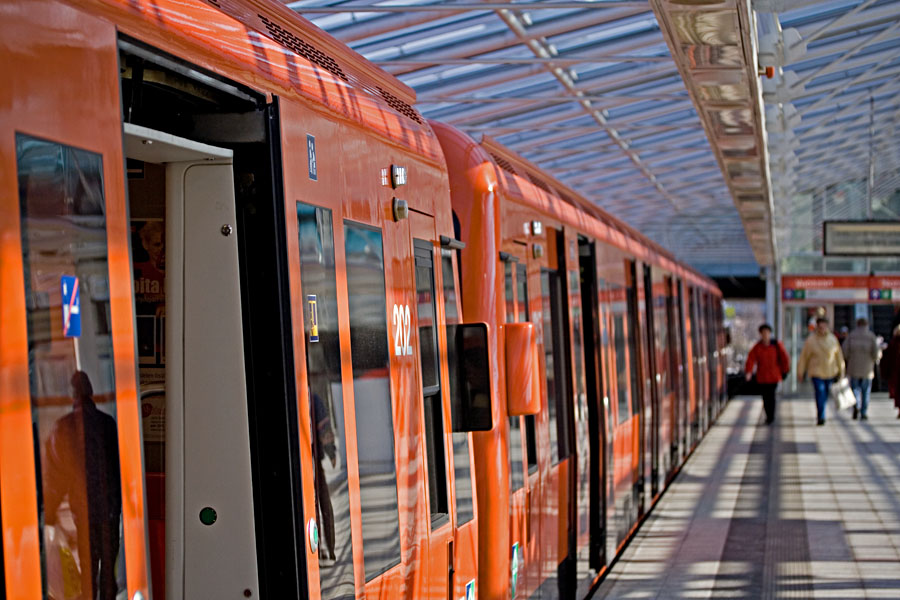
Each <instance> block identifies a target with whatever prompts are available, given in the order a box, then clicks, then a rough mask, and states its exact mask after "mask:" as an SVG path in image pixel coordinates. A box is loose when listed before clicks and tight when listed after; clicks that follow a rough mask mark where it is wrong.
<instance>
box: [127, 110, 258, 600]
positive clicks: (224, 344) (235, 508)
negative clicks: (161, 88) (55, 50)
mask: <svg viewBox="0 0 900 600" xmlns="http://www.w3.org/2000/svg"><path fill="white" fill-rule="evenodd" d="M124 128H125V136H124V141H125V154H126V156H127V157H128V159H129V160H131V161H135V162H133V163H132V164H136V165H137V164H139V165H140V166H139V167H135V168H139V169H140V170H141V176H142V178H141V179H134V180H133V181H132V182H130V183H131V185H130V190H131V194H130V203H131V215H132V227H133V229H134V230H135V237H136V238H137V240H135V242H136V243H135V244H134V250H133V251H134V270H135V302H136V305H137V308H138V315H137V323H138V358H139V363H140V366H141V369H140V375H141V404H142V411H143V413H145V414H144V444H145V458H146V467H147V475H146V477H147V489H148V499H149V506H150V508H151V511H150V523H151V535H152V536H156V537H162V536H164V538H165V548H166V552H165V556H166V558H165V564H166V567H165V574H166V577H165V584H164V589H165V597H167V598H169V599H177V598H183V597H186V598H193V597H196V596H198V595H206V594H209V593H214V594H223V595H225V594H228V593H233V592H234V590H239V591H240V592H241V593H245V592H249V593H250V594H253V595H257V594H258V593H259V585H258V574H257V561H256V539H255V528H254V519H253V515H254V503H253V495H252V488H253V486H252V476H251V467H250V463H251V460H250V439H249V428H250V427H249V421H248V418H249V417H248V412H247V409H246V407H247V385H246V379H245V372H244V364H245V362H244V343H243V333H242V313H241V290H240V273H239V270H240V268H239V264H238V262H239V261H238V243H237V235H236V233H235V227H236V219H237V215H236V208H235V193H234V175H233V168H232V158H233V153H232V151H231V150H229V149H226V148H220V147H215V146H210V145H207V144H201V143H198V142H194V141H191V140H187V139H184V138H179V137H176V136H173V135H171V134H166V133H163V132H159V131H156V130H151V129H148V128H145V127H141V126H138V125H133V124H130V123H126V124H125V126H124ZM159 191H162V194H161V196H162V197H159V195H158V192H159ZM138 240H139V241H138ZM162 497H164V498H165V502H164V506H162V505H161V504H160V503H159V502H158V500H159V499H160V498H162ZM158 541H159V540H158V539H154V540H153V542H154V543H153V544H152V545H151V548H152V549H153V551H155V552H158V550H159V548H158V546H157V543H158ZM154 562H155V561H154ZM159 566H160V565H159V564H158V563H157V564H155V565H154V568H155V569H156V571H157V573H158V571H159ZM157 581H159V579H158V577H157ZM159 595H162V590H160V592H159Z"/></svg>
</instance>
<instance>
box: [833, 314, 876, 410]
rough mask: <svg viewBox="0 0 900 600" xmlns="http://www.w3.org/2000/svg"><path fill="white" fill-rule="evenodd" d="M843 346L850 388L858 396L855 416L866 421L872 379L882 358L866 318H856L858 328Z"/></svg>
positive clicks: (851, 333) (854, 408)
mask: <svg viewBox="0 0 900 600" xmlns="http://www.w3.org/2000/svg"><path fill="white" fill-rule="evenodd" d="M842 346H843V351H844V360H846V361H847V377H849V378H850V389H852V390H853V394H854V395H855V396H856V406H854V407H853V418H854V419H856V418H857V417H859V418H860V419H862V420H863V421H865V420H866V419H868V418H869V417H868V416H867V413H868V410H869V394H870V393H871V391H872V380H873V379H875V365H876V364H878V360H879V359H880V358H881V348H879V347H878V340H877V339H876V338H875V334H874V333H872V332H871V331H869V322H868V321H867V320H866V319H857V320H856V329H854V330H853V331H851V332H850V334H849V335H848V336H847V339H845V340H844V343H843V345H842Z"/></svg>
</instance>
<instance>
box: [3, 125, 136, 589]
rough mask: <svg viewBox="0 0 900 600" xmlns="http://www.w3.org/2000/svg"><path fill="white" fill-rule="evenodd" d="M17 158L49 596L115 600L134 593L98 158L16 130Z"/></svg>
mask: <svg viewBox="0 0 900 600" xmlns="http://www.w3.org/2000/svg"><path fill="white" fill-rule="evenodd" d="M16 162H17V166H18V178H19V202H20V209H21V230H22V253H23V266H24V276H25V300H26V303H25V304H26V308H27V328H28V373H29V385H30V390H31V414H32V419H33V422H34V430H35V435H36V436H37V439H36V443H35V454H36V456H35V459H36V463H37V480H38V485H39V486H40V487H39V491H40V493H39V498H40V499H39V505H38V510H39V517H40V522H41V523H42V524H43V525H42V541H41V554H42V557H41V562H42V564H44V565H46V566H47V568H46V570H45V571H44V576H45V577H46V580H45V587H44V589H45V592H46V593H48V595H49V596H52V597H60V598H62V597H64V596H65V597H69V596H70V595H71V593H72V592H71V590H73V589H78V590H79V592H78V593H79V594H80V595H81V597H84V598H95V597H97V596H99V597H101V598H115V597H116V596H118V595H119V594H125V593H126V592H125V590H126V589H127V588H126V582H125V578H124V575H123V574H122V572H121V571H119V572H118V573H117V569H116V563H117V562H118V561H123V560H124V545H123V542H122V535H121V531H122V530H121V528H120V527H119V524H120V522H121V517H122V493H121V489H120V472H119V442H118V434H117V431H118V430H117V424H116V381H115V366H114V358H113V338H112V332H111V328H110V295H109V266H108V259H107V242H106V240H107V234H106V225H107V224H106V200H105V197H104V194H103V166H102V163H103V158H102V156H101V155H99V154H95V153H93V152H88V151H86V150H81V149H78V148H73V147H71V146H64V145H62V144H58V143H55V142H50V141H46V140H41V139H37V138H33V137H30V136H27V135H23V134H16ZM119 564H122V563H119Z"/></svg>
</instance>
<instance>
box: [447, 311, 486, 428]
mask: <svg viewBox="0 0 900 600" xmlns="http://www.w3.org/2000/svg"><path fill="white" fill-rule="evenodd" d="M447 345H448V347H449V350H448V352H447V356H448V360H447V370H448V372H449V375H450V381H451V382H455V383H452V384H451V385H450V392H451V403H452V405H453V406H457V407H459V409H460V410H458V411H454V412H455V416H454V417H453V428H452V429H453V431H490V430H491V429H492V428H493V426H494V424H493V419H492V416H491V380H490V364H491V363H490V355H489V353H488V347H487V327H486V326H485V325H484V324H482V323H468V324H457V325H449V324H448V325H447Z"/></svg>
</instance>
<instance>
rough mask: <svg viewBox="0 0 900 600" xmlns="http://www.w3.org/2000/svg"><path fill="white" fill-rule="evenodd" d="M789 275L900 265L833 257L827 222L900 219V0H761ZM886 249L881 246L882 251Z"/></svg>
mask: <svg viewBox="0 0 900 600" xmlns="http://www.w3.org/2000/svg"><path fill="white" fill-rule="evenodd" d="M753 7H754V8H755V9H756V11H757V27H758V35H759V42H760V61H761V62H766V63H767V64H770V65H772V66H774V67H775V76H774V77H773V78H772V79H771V80H768V81H766V82H764V100H765V105H766V126H767V130H768V147H769V161H770V165H771V172H772V181H773V197H774V206H775V213H774V214H775V218H774V224H775V234H776V236H775V237H776V242H777V246H778V251H779V252H778V255H779V258H780V259H781V264H780V266H781V267H782V269H783V271H785V272H817V271H831V272H857V273H869V272H871V271H875V272H876V273H878V272H886V271H900V260H898V257H897V256H871V257H860V256H856V257H853V256H839V255H831V256H823V222H825V221H841V220H854V221H855V220H889V221H897V220H900V127H898V120H900V1H898V0H881V1H876V0H838V1H827V0H826V1H822V0H818V1H813V0H754V2H753ZM880 251H881V249H878V248H873V249H872V253H873V254H877V253H879V252H880Z"/></svg>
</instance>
